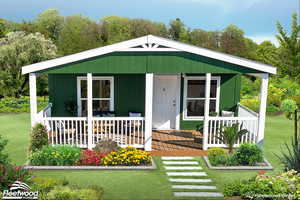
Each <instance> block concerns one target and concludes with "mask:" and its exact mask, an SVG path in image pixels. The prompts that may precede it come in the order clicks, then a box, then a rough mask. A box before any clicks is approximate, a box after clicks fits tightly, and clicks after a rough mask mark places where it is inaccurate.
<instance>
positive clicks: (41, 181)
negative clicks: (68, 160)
mask: <svg viewBox="0 0 300 200" xmlns="http://www.w3.org/2000/svg"><path fill="white" fill-rule="evenodd" d="M32 182H33V185H32V189H33V190H38V191H39V192H43V193H48V192H50V190H52V189H53V188H54V187H56V186H65V185H68V184H69V182H68V181H67V180H65V179H56V178H44V177H35V178H33V179H32Z"/></svg>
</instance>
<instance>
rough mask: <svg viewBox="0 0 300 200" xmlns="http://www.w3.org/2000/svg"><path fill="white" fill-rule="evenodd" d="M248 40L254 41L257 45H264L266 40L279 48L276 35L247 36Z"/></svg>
mask: <svg viewBox="0 0 300 200" xmlns="http://www.w3.org/2000/svg"><path fill="white" fill-rule="evenodd" d="M247 37H248V38H250V39H252V40H253V41H254V42H256V43H257V44H260V43H262V42H263V41H265V40H269V41H271V42H272V43H273V44H274V45H275V46H277V47H278V46H279V43H278V40H277V39H276V37H275V35H253V36H247Z"/></svg>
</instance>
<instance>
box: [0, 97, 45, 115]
mask: <svg viewBox="0 0 300 200" xmlns="http://www.w3.org/2000/svg"><path fill="white" fill-rule="evenodd" d="M47 105H48V99H47V98H44V97H38V105H37V106H38V110H42V109H43V108H45V107H46V106H47ZM29 111H30V100H29V97H20V98H13V97H5V98H2V99H1V98H0V113H10V112H12V113H22V112H29Z"/></svg>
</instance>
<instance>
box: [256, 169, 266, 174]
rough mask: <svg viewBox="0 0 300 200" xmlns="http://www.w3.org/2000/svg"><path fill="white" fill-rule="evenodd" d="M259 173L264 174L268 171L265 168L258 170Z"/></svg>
mask: <svg viewBox="0 0 300 200" xmlns="http://www.w3.org/2000/svg"><path fill="white" fill-rule="evenodd" d="M257 173H258V174H259V175H264V174H265V173H266V171H265V170H258V172H257Z"/></svg>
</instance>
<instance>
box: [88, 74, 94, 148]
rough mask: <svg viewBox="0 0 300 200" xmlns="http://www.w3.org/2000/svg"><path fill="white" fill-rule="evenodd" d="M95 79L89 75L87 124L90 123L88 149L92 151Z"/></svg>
mask: <svg viewBox="0 0 300 200" xmlns="http://www.w3.org/2000/svg"><path fill="white" fill-rule="evenodd" d="M92 120H93V78H92V74H91V73H88V74H87V123H88V149H92V144H93V121H92Z"/></svg>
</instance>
